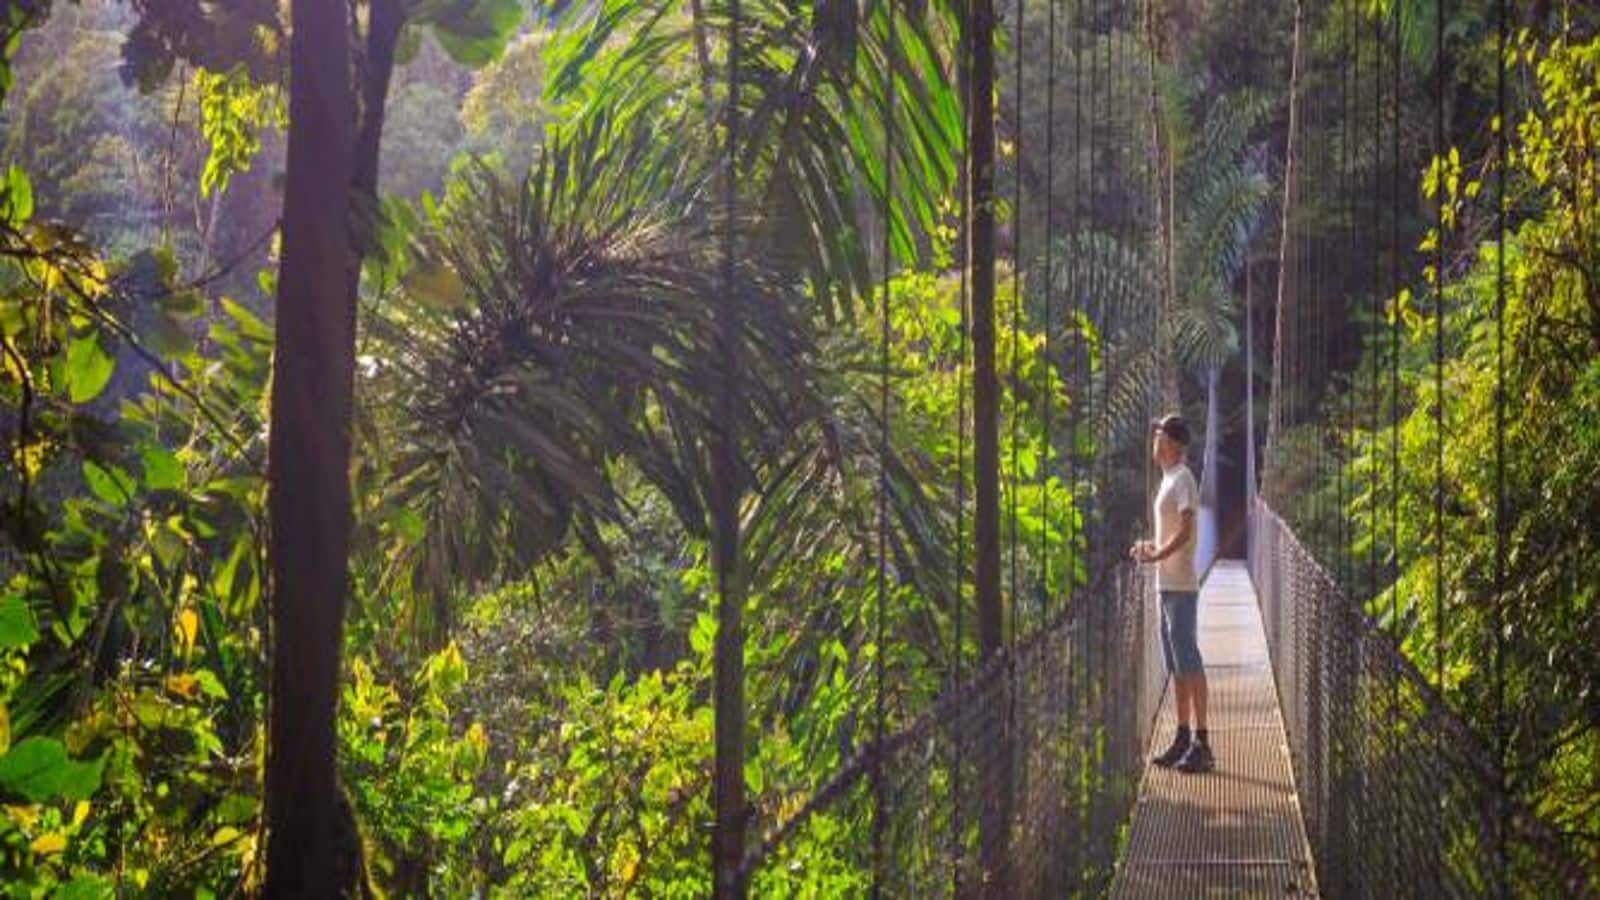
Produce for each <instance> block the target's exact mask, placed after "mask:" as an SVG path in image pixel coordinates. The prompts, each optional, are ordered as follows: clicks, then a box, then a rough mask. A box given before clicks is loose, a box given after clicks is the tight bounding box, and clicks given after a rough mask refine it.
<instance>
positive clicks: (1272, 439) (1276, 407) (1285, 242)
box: [1266, 0, 1304, 460]
mask: <svg viewBox="0 0 1600 900" xmlns="http://www.w3.org/2000/svg"><path fill="white" fill-rule="evenodd" d="M1303 12H1304V10H1303V7H1302V4H1301V2H1300V0H1295V4H1294V45H1293V50H1292V51H1291V53H1290V56H1289V134H1288V136H1287V137H1286V138H1285V139H1284V150H1283V212H1282V218H1281V219H1280V220H1279V231H1278V292H1277V304H1276V308H1275V309H1274V311H1273V324H1272V385H1271V393H1270V394H1269V396H1268V400H1267V454H1266V455H1267V459H1268V460H1271V459H1272V447H1273V444H1275V443H1276V442H1277V439H1278V431H1279V429H1281V428H1282V427H1283V391H1282V390H1280V389H1279V385H1278V374H1279V372H1281V371H1282V365H1283V339H1284V334H1283V323H1284V319H1285V314H1286V313H1287V312H1288V305H1289V302H1290V299H1291V298H1290V297H1289V295H1288V292H1289V220H1290V217H1291V216H1292V215H1293V212H1294V201H1295V196H1294V178H1295V163H1296V159H1295V157H1296V150H1297V147H1296V142H1295V137H1296V135H1295V131H1296V129H1297V128H1298V127H1299V119H1300V23H1301V18H1302V15H1303Z"/></svg>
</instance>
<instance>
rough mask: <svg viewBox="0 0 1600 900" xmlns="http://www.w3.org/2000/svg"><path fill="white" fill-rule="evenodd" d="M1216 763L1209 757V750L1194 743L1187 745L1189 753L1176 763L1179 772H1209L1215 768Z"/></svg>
mask: <svg viewBox="0 0 1600 900" xmlns="http://www.w3.org/2000/svg"><path fill="white" fill-rule="evenodd" d="M1216 765H1217V761H1216V759H1214V758H1213V757H1212V756H1211V748H1210V747H1209V746H1207V745H1205V744H1202V743H1200V742H1199V741H1195V742H1194V743H1193V744H1190V745H1189V752H1188V753H1185V754H1184V755H1183V759H1181V760H1179V761H1178V766H1177V768H1178V771H1179V772H1189V773H1194V772H1209V771H1211V770H1212V769H1214V768H1216Z"/></svg>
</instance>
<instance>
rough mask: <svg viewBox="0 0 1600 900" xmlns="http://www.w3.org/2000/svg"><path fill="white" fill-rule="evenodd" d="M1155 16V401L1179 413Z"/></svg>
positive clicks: (1170, 188) (1169, 170)
mask: <svg viewBox="0 0 1600 900" xmlns="http://www.w3.org/2000/svg"><path fill="white" fill-rule="evenodd" d="M1155 16H1156V12H1155V4H1153V3H1152V4H1151V5H1150V6H1149V7H1148V8H1147V9H1146V13H1145V40H1147V41H1149V42H1150V47H1151V52H1150V53H1149V55H1148V56H1147V57H1146V61H1145V65H1146V69H1147V74H1148V77H1149V81H1150V136H1151V138H1150V146H1151V149H1152V151H1153V153H1154V157H1153V158H1152V159H1151V160H1150V161H1149V162H1150V174H1151V177H1153V178H1155V179H1156V183H1157V185H1158V186H1157V188H1156V190H1155V191H1154V194H1155V198H1156V222H1155V228H1156V240H1157V242H1158V244H1159V245H1160V247H1161V277H1160V281H1161V312H1160V315H1159V317H1158V321H1157V322H1156V334H1155V360H1156V370H1157V372H1156V390H1157V391H1158V392H1159V393H1160V396H1159V397H1158V398H1157V400H1158V401H1159V402H1158V405H1159V407H1160V408H1161V409H1163V410H1165V411H1168V412H1179V411H1181V409H1182V405H1181V404H1182V397H1180V396H1179V391H1178V366H1177V363H1176V362H1175V361H1174V359H1173V356H1172V343H1173V333H1172V321H1173V316H1174V314H1175V312H1176V310H1177V305H1178V276H1177V259H1176V257H1177V250H1176V248H1175V246H1174V243H1173V242H1174V239H1175V238H1176V233H1175V232H1176V229H1175V227H1174V225H1175V221H1176V217H1175V213H1174V212H1173V206H1174V205H1175V203H1176V200H1177V197H1176V196H1175V194H1176V184H1175V182H1176V173H1175V172H1174V170H1173V169H1174V167H1173V162H1172V153H1171V149H1170V147H1169V146H1168V140H1167V134H1166V130H1165V129H1164V128H1162V127H1161V90H1160V81H1159V80H1158V78H1157V72H1156V57H1157V56H1162V57H1163V62H1165V63H1168V64H1170V63H1171V60H1169V59H1166V58H1165V57H1166V55H1167V54H1168V53H1169V52H1170V43H1171V42H1170V41H1166V40H1162V39H1161V34H1160V28H1159V26H1158V25H1157V23H1156V18H1155Z"/></svg>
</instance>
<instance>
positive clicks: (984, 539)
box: [967, 0, 1012, 896]
mask: <svg viewBox="0 0 1600 900" xmlns="http://www.w3.org/2000/svg"><path fill="white" fill-rule="evenodd" d="M968 15H969V16H970V21H969V28H968V29H967V33H968V35H969V37H968V41H969V44H968V47H967V50H968V51H969V52H970V53H971V54H972V56H971V60H972V68H971V77H972V90H971V93H970V95H969V96H970V97H971V98H972V112H971V116H970V120H969V121H968V124H967V127H968V129H969V135H968V139H967V148H968V152H967V186H968V190H969V191H970V192H971V193H970V198H969V202H968V205H967V209H968V215H969V216H971V221H970V224H969V225H968V228H967V242H968V252H967V259H968V261H969V265H970V266H971V267H972V269H971V275H970V279H971V285H972V368H973V371H972V393H973V398H972V416H973V423H972V424H973V428H972V433H973V486H974V490H975V498H974V499H975V501H976V506H977V510H976V521H975V522H974V525H973V536H974V539H975V542H976V544H977V548H976V549H977V560H976V563H977V572H976V579H977V585H976V595H977V607H978V648H979V654H980V658H981V659H983V660H987V659H989V658H990V657H992V656H994V655H995V654H996V653H999V652H1000V650H1001V643H1002V640H1003V634H1002V631H1003V621H1004V609H1003V606H1002V598H1001V595H1000V425H999V423H1000V414H999V406H1000V383H999V379H998V378H997V376H996V374H995V187H994V149H995V135H994V113H995V110H994V84H995V81H994V79H995V59H994V56H995V54H994V31H995V12H994V0H971V6H970V7H969V8H968ZM1005 707H1006V703H1005V702H1004V699H1003V698H1001V702H997V703H993V704H990V705H989V709H990V710H991V713H990V719H991V721H992V722H993V723H994V725H995V726H997V730H995V731H994V732H992V733H995V734H997V735H998V736H999V739H1000V740H1001V741H1002V747H1001V749H1000V750H999V751H998V752H996V753H993V754H991V755H990V758H991V759H993V760H994V761H995V762H993V763H992V765H994V766H995V767H996V770H997V771H995V772H993V773H989V774H990V775H991V776H992V777H991V778H985V779H984V780H983V781H982V782H981V783H983V784H985V785H987V786H988V792H987V794H986V795H985V797H984V800H983V814H982V816H981V818H980V820H979V829H980V832H981V834H980V837H979V843H980V845H981V849H980V854H981V864H982V866H983V873H984V891H985V893H986V894H989V895H991V896H1005V895H1006V887H1005V885H1006V879H1005V866H1004V861H1005V857H1006V846H1005V845H1006V838H1007V831H1008V828H1009V824H1010V819H1011V806H1012V804H1011V784H1010V781H1011V779H1010V769H1011V755H1010V751H1009V749H1007V748H1008V747H1009V743H1010V741H1009V735H1005V734H1003V729H1004V727H1005V724H1004V717H1003V716H1001V715H999V714H998V712H997V711H998V710H1003V709H1004V708H1005Z"/></svg>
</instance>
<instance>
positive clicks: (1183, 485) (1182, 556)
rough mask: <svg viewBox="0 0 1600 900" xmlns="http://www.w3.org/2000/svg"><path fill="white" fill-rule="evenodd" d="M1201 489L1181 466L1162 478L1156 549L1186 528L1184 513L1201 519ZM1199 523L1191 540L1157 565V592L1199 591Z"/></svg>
mask: <svg viewBox="0 0 1600 900" xmlns="http://www.w3.org/2000/svg"><path fill="white" fill-rule="evenodd" d="M1199 509H1200V488H1199V486H1198V485H1196V484H1195V482H1194V474H1193V473H1192V472H1190V471H1189V467H1188V466H1186V465H1184V464H1183V463H1178V464H1177V465H1175V466H1173V467H1172V468H1170V469H1167V470H1166V471H1165V472H1164V473H1163V474H1162V476H1161V489H1160V490H1158V491H1156V516H1155V519H1156V549H1157V550H1159V549H1161V548H1162V547H1165V546H1166V545H1167V541H1170V540H1172V537H1173V535H1176V534H1177V533H1178V530H1179V529H1180V528H1182V527H1183V513H1184V512H1185V511H1190V512H1193V513H1194V514H1195V515H1196V516H1198V515H1199ZM1198 528H1199V523H1198V522H1196V523H1194V525H1193V527H1191V528H1190V529H1189V539H1188V540H1186V541H1184V542H1183V544H1182V545H1180V546H1179V547H1178V548H1177V549H1176V550H1173V551H1172V555H1171V556H1168V557H1167V558H1166V559H1163V560H1161V561H1160V562H1158V563H1156V588H1157V589H1158V590H1163V591H1197V590H1199V589H1200V579H1199V578H1198V577H1196V575H1195V571H1194V547H1195V531H1196V530H1197V529H1198Z"/></svg>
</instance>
